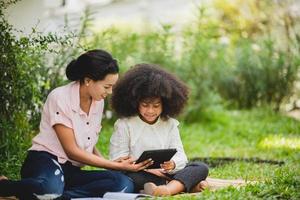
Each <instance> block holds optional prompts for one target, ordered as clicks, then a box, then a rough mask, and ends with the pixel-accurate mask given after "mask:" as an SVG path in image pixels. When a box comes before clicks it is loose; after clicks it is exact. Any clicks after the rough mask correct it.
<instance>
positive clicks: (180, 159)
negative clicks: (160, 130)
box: [169, 120, 188, 173]
mask: <svg viewBox="0 0 300 200" xmlns="http://www.w3.org/2000/svg"><path fill="white" fill-rule="evenodd" d="M174 122H176V123H174V126H173V128H172V130H171V134H170V135H171V136H170V138H171V141H170V146H169V148H176V149H177V153H176V154H175V155H174V156H173V158H172V161H174V163H175V169H174V170H172V171H171V172H170V173H174V172H176V171H178V170H180V169H183V168H184V167H185V166H186V164H187V162H188V160H187V157H186V155H185V152H184V149H183V145H182V141H181V138H180V134H179V129H178V124H179V123H178V122H177V120H174Z"/></svg>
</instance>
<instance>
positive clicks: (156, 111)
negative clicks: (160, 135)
mask: <svg viewBox="0 0 300 200" xmlns="http://www.w3.org/2000/svg"><path fill="white" fill-rule="evenodd" d="M161 113H162V102H161V98H160V97H152V98H146V99H143V100H141V101H140V103H139V114H140V118H141V119H142V120H143V121H145V122H146V123H148V124H154V123H155V122H156V120H157V119H158V117H159V116H160V114H161Z"/></svg>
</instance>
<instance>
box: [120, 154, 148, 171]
mask: <svg viewBox="0 0 300 200" xmlns="http://www.w3.org/2000/svg"><path fill="white" fill-rule="evenodd" d="M116 161H117V162H119V163H120V164H121V170H125V171H130V172H137V171H141V170H143V169H145V168H147V167H149V166H150V165H152V164H153V161H152V159H148V160H145V161H143V162H140V163H138V164H135V159H133V158H132V157H121V158H118V159H117V160H116Z"/></svg>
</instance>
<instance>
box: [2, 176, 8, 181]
mask: <svg viewBox="0 0 300 200" xmlns="http://www.w3.org/2000/svg"><path fill="white" fill-rule="evenodd" d="M1 180H8V178H7V177H6V176H0V181H1Z"/></svg>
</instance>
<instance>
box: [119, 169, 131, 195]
mask: <svg viewBox="0 0 300 200" xmlns="http://www.w3.org/2000/svg"><path fill="white" fill-rule="evenodd" d="M115 183H116V187H115V189H116V191H118V192H126V193H132V192H134V184H133V181H132V179H131V178H129V177H128V176H126V175H124V174H123V173H121V172H115Z"/></svg>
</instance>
